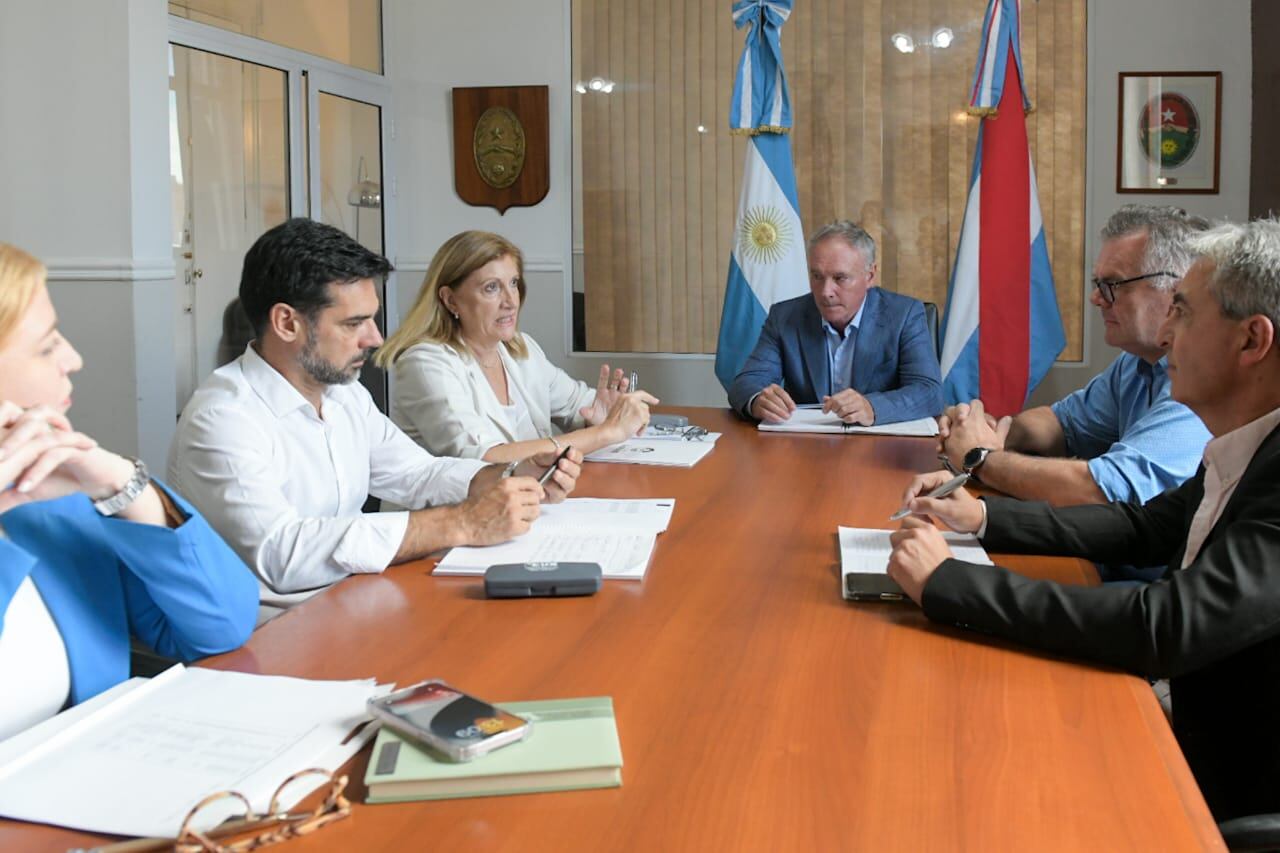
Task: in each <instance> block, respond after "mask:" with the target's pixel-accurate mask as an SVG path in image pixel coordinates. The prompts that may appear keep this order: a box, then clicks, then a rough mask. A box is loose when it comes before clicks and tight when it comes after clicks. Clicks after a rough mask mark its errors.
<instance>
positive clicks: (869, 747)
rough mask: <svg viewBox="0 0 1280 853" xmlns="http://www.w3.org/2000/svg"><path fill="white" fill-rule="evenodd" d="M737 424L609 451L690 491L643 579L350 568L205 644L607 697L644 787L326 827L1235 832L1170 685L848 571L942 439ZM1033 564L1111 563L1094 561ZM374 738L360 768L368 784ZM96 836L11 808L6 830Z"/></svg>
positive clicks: (985, 843)
mask: <svg viewBox="0 0 1280 853" xmlns="http://www.w3.org/2000/svg"><path fill="white" fill-rule="evenodd" d="M671 411H681V412H684V413H686V414H689V415H690V416H691V419H692V420H693V421H694V422H695V423H699V424H702V425H703V426H706V427H708V428H711V429H713V430H716V431H722V432H723V433H724V436H723V437H722V438H721V439H720V441H719V443H718V444H717V445H716V448H715V450H714V451H712V453H711V454H710V455H709V456H707V457H706V458H705V459H704V460H703V461H702V462H700V463H699V464H698V465H697V466H696V467H695V468H693V469H666V468H657V467H649V466H635V465H613V464H590V465H588V466H587V467H586V469H585V472H584V474H583V476H582V479H581V481H580V485H579V489H578V495H579V496H597V497H675V498H676V499H677V504H676V509H675V515H674V517H673V519H672V524H671V528H670V530H668V531H667V532H666V533H664V534H662V535H661V536H659V537H658V546H657V550H656V552H655V554H654V558H653V562H652V564H651V566H650V568H649V572H648V575H647V576H646V577H645V579H644V580H643V581H641V582H633V581H608V582H606V583H605V585H604V589H603V590H602V591H601V592H600V593H599V594H597V595H595V596H594V597H590V598H576V599H541V600H526V601H486V600H485V599H484V598H483V593H482V584H481V581H480V580H479V579H463V578H435V577H431V576H430V574H429V570H430V566H431V563H430V562H427V561H424V562H419V563H413V564H408V565H404V566H400V567H397V568H393V569H391V570H389V571H387V572H386V573H385V574H384V575H381V576H376V575H375V576H361V577H354V578H350V579H348V580H346V581H344V582H343V583H341V584H339V585H338V586H336V587H335V588H333V589H332V590H330V591H328V592H327V593H325V594H323V595H319V596H316V597H315V598H313V599H312V600H310V601H309V602H307V603H305V604H303V605H301V606H299V607H296V608H294V609H293V610H292V611H290V612H289V613H287V614H285V615H284V616H281V617H279V618H278V619H276V620H275V621H273V622H271V623H269V624H268V625H266V626H265V627H264V628H263V629H261V630H260V631H258V632H257V633H256V634H255V635H254V637H253V638H252V639H251V640H250V642H249V643H248V645H247V646H245V647H244V648H243V649H241V650H240V651H237V652H234V653H231V654H228V655H223V656H221V657H220V658H216V659H213V660H211V661H210V662H209V664H210V665H212V666H215V667H219V668H226V669H237V670H243V671H246V672H260V673H268V674H279V675H295V676H306V677H311V678H334V679H347V678H361V677H369V676H373V677H375V678H377V679H378V680H379V681H383V682H386V681H395V682H397V683H399V684H402V685H403V684H409V683H412V682H415V681H419V680H422V679H426V678H430V677H441V678H444V679H446V680H448V681H450V682H452V683H454V684H456V685H458V686H459V687H461V688H463V689H465V690H468V691H470V692H472V693H474V694H476V695H478V696H481V697H483V698H486V699H489V700H492V701H504V700H522V699H551V698H562V697H573V696H597V695H605V696H612V697H613V703H614V707H615V710H616V713H617V722H618V731H619V735H620V738H621V741H622V754H623V759H624V767H623V771H622V778H623V784H622V787H621V788H616V789H607V790H597V791H581V792H562V793H549V794H535V795H526V796H514V797H492V798H485V799H464V800H450V801H437V802H421V803H406V804H395V805H363V804H360V805H357V806H356V808H355V811H354V813H353V815H352V816H351V817H350V818H349V819H347V820H344V821H341V822H339V823H337V824H334V825H333V826H331V827H329V828H327V829H325V830H323V831H322V832H320V833H318V834H316V835H314V836H310V837H307V838H304V839H299V840H295V841H291V842H289V844H288V849H289V850H291V851H298V852H299V853H300V851H303V850H320V849H325V850H358V851H366V850H399V849H410V848H422V849H426V848H427V847H431V848H434V849H439V850H468V851H469V850H530V849H533V850H791V849H795V850H800V849H803V850H840V849H848V850H912V851H915V850H974V851H988V850H1036V851H1045V850H1069V851H1081V850H1131V849H1160V850H1163V851H1176V850H1202V849H1223V846H1222V841H1221V837H1220V836H1219V835H1218V833H1217V829H1216V827H1215V825H1214V823H1213V820H1212V818H1211V816H1210V814H1209V811H1208V809H1207V807H1206V806H1205V803H1204V800H1203V799H1202V797H1201V796H1200V793H1199V790H1198V789H1197V787H1196V784H1195V781H1194V779H1193V778H1192V776H1191V773H1190V771H1189V770H1188V768H1187V765H1186V762H1185V761H1184V759H1183V758H1182V755H1181V753H1180V752H1179V750H1178V747H1177V743H1176V742H1175V740H1174V738H1173V735H1172V733H1171V732H1170V730H1169V727H1168V725H1167V723H1166V722H1165V719H1164V717H1163V715H1162V714H1161V711H1160V708H1159V705H1158V703H1157V702H1156V700H1155V698H1154V696H1153V694H1152V691H1151V689H1150V687H1149V686H1148V685H1147V684H1146V683H1145V682H1144V681H1142V680H1141V679H1138V678H1135V677H1133V676H1129V675H1124V674H1121V673H1117V672H1110V671H1102V670H1098V669H1094V668H1091V667H1087V666H1082V665H1078V664H1075V663H1070V662H1066V661H1061V660H1055V659H1049V658H1045V657H1041V656H1038V655H1033V654H1028V653H1026V652H1023V651H1019V650H1017V649H1014V648H1012V647H1010V646H1007V645H1004V644H1001V643H998V642H994V641H991V640H988V639H985V638H982V637H980V636H978V635H975V634H971V633H968V632H964V631H960V630H957V629H951V628H947V627H943V626H938V625H935V624H933V623H930V622H929V621H928V620H926V619H925V618H924V617H923V616H922V615H921V613H920V611H919V610H918V609H917V608H916V607H915V606H914V605H909V604H852V603H848V602H845V601H843V600H842V599H841V597H840V593H839V554H838V550H837V543H836V526H837V525H840V524H846V525H852V526H863V527H875V526H888V524H887V522H886V519H887V517H888V516H889V514H890V513H891V512H893V511H894V510H895V509H897V507H898V503H899V498H900V495H901V492H902V490H903V488H905V486H906V484H907V482H908V481H909V479H910V476H911V473H912V472H915V471H922V470H927V469H931V468H933V467H935V466H936V463H935V461H934V454H933V450H932V441H931V440H927V439H909V438H883V437H866V436H818V435H799V436H788V435H777V434H773V435H766V434H759V433H757V432H756V431H755V430H754V429H753V428H751V427H750V426H748V425H746V424H743V423H741V422H739V421H738V420H737V419H736V418H734V417H733V416H732V415H731V414H730V413H729V412H728V411H726V410H718V409H674V410H671ZM998 562H1000V563H1001V564H1003V565H1007V566H1009V567H1011V568H1013V569H1014V570H1017V571H1021V572H1024V573H1026V574H1029V575H1034V576H1039V577H1048V578H1053V579H1055V580H1059V581H1062V582H1066V583H1096V576H1095V575H1094V573H1093V569H1092V567H1090V566H1089V565H1088V564H1086V563H1083V562H1081V561H1078V560H1066V559H1046V558H1028V557H1017V558H1014V557H1011V558H1008V559H1003V560H998ZM367 759H368V750H367V749H366V750H365V751H364V752H363V753H362V754H361V755H360V756H358V757H357V759H356V760H355V761H354V762H353V763H352V765H351V773H352V777H353V778H352V784H351V787H350V788H349V789H348V791H349V793H350V794H351V796H352V799H353V800H354V801H356V802H357V803H362V801H363V799H364V786H363V785H362V784H361V782H360V779H361V778H362V777H363V775H364V769H365V763H366V761H367ZM92 840H93V837H92V836H85V835H82V834H77V833H72V832H67V831H63V830H57V829H52V828H47V827H32V826H29V825H24V824H17V823H13V822H4V821H0V849H2V850H6V851H7V850H18V849H65V848H66V847H68V846H76V845H84V844H86V842H89V841H92Z"/></svg>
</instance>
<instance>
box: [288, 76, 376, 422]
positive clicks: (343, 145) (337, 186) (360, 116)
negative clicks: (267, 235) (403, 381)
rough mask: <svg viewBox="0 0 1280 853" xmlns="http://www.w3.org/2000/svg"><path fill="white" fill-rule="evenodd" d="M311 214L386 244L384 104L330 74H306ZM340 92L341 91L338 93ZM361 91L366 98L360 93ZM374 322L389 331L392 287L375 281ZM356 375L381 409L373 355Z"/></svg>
mask: <svg viewBox="0 0 1280 853" xmlns="http://www.w3.org/2000/svg"><path fill="white" fill-rule="evenodd" d="M307 79H308V99H307V101H308V104H309V105H310V115H311V116H312V119H313V120H312V121H310V122H308V129H309V130H310V135H309V137H308V141H309V143H310V144H309V149H310V162H311V164H312V168H311V170H310V177H311V186H310V197H311V216H312V218H313V219H317V220H319V221H320V222H325V223H328V224H329V225H333V226H335V227H337V228H340V229H342V230H343V231H345V232H347V233H348V234H350V235H351V236H352V237H354V238H355V239H356V240H357V241H358V242H359V243H360V244H361V245H363V246H364V247H365V248H367V249H369V250H370V251H373V252H377V253H378V254H380V255H385V254H387V250H386V228H385V224H386V201H387V199H386V194H385V193H384V192H383V157H382V151H383V132H382V130H383V128H382V122H383V118H384V113H383V107H382V105H381V104H380V103H378V102H377V101H379V100H380V98H379V93H377V92H368V91H365V92H361V91H359V87H353V86H352V85H350V83H349V82H348V81H344V80H342V79H340V78H336V77H335V76H334V75H328V74H323V73H319V72H314V73H310V74H308V78H307ZM339 92H341V94H339ZM359 95H364V98H365V99H361V98H360V97H358V96H359ZM378 286H379V287H378V291H379V292H378V298H379V301H380V304H381V307H380V308H379V311H378V328H379V329H380V330H381V331H382V333H383V335H386V333H387V299H388V294H389V293H391V292H393V288H389V287H388V286H387V282H386V281H385V280H384V281H381V282H378ZM360 381H361V382H362V383H363V384H364V386H365V387H366V388H368V389H369V393H370V394H372V395H373V399H374V402H375V403H377V405H378V408H379V409H381V410H382V411H384V412H385V411H386V410H387V378H386V375H385V373H384V371H382V370H380V369H379V368H378V367H376V366H375V365H374V364H373V362H372V361H369V362H367V363H366V364H365V367H364V370H363V371H362V372H361V375H360Z"/></svg>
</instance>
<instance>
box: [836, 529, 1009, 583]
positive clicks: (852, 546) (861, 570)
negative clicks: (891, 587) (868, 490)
mask: <svg viewBox="0 0 1280 853" xmlns="http://www.w3.org/2000/svg"><path fill="white" fill-rule="evenodd" d="M839 531H840V574H841V576H842V577H843V576H844V575H847V574H850V573H857V574H863V575H882V574H885V573H887V572H888V570H889V555H890V554H892V553H893V546H892V545H891V544H889V534H891V533H893V531H892V530H873V529H870V528H866V527H841V528H839ZM942 538H943V539H945V540H947V545H949V546H950V547H951V553H952V554H954V555H955V558H956V559H957V560H965V561H966V562H970V563H982V564H984V565H988V566H989V565H991V558H990V557H988V556H987V549H986V548H983V547H982V543H981V542H979V541H978V537H976V536H971V535H969V534H966V533H952V532H951V531H944V532H943V534H942Z"/></svg>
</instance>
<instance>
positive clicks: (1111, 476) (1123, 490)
mask: <svg viewBox="0 0 1280 853" xmlns="http://www.w3.org/2000/svg"><path fill="white" fill-rule="evenodd" d="M1052 409H1053V413H1054V414H1055V415H1056V416H1057V418H1058V423H1060V424H1061V425H1062V431H1063V433H1064V435H1065V437H1066V442H1067V454H1068V455H1070V456H1075V457H1077V458H1080V459H1086V460H1088V463H1089V473H1090V474H1092V475H1093V479H1094V481H1095V482H1096V483H1097V484H1098V488H1100V489H1101V490H1102V493H1103V494H1104V495H1106V496H1107V499H1108V500H1113V501H1135V502H1145V501H1147V500H1149V499H1151V498H1153V497H1155V496H1156V495H1158V494H1160V493H1161V492H1163V491H1165V490H1166V489H1170V488H1173V487H1174V486H1178V485H1181V484H1182V483H1183V482H1184V481H1186V480H1188V479H1190V478H1191V476H1192V475H1193V474H1195V472H1196V468H1197V467H1199V465H1200V459H1201V457H1202V456H1203V455H1204V446H1205V443H1206V442H1208V440H1209V431H1208V430H1207V429H1205V426H1204V424H1203V423H1202V422H1201V420H1200V418H1198V417H1197V416H1196V415H1195V413H1194V412H1192V411H1191V410H1190V409H1188V408H1187V407H1186V406H1184V405H1182V404H1181V403H1178V402H1175V401H1174V400H1173V399H1172V398H1171V397H1170V396H1169V373H1168V363H1167V361H1166V360H1165V359H1163V358H1162V359H1160V360H1159V361H1158V362H1156V363H1155V364H1148V363H1147V362H1146V361H1144V360H1142V359H1141V358H1138V357H1137V356H1136V355H1132V354H1130V353H1123V354H1121V355H1120V357H1119V358H1117V359H1116V360H1115V361H1113V362H1112V363H1111V366H1110V367H1108V368H1107V369H1106V370H1104V371H1103V372H1102V373H1100V374H1098V375H1097V376H1095V377H1094V378H1093V379H1092V380H1091V381H1090V382H1089V384H1088V385H1086V386H1085V387H1084V388H1082V389H1080V390H1079V391H1076V392H1075V393H1074V394H1070V395H1068V396H1067V397H1064V398H1063V399H1061V400H1059V401H1058V402H1056V403H1054V404H1053V406H1052Z"/></svg>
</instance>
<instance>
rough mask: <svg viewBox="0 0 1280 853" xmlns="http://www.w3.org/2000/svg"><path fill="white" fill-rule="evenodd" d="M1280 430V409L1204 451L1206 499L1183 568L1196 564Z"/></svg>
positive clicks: (1190, 532)
mask: <svg viewBox="0 0 1280 853" xmlns="http://www.w3.org/2000/svg"><path fill="white" fill-rule="evenodd" d="M1277 426H1280V409H1275V410H1273V411H1271V412H1269V413H1268V414H1265V415H1263V416H1262V417H1260V418H1257V419H1256V420H1252V421H1250V422H1249V423H1247V424H1245V425H1244V426H1242V427H1237V428H1236V429H1233V430H1232V431H1231V432H1229V433H1226V434H1225V435H1220V436H1218V437H1217V438H1215V439H1212V440H1210V442H1209V443H1208V444H1206V445H1205V448H1204V497H1203V498H1201V500H1200V506H1198V507H1197V508H1196V514H1195V515H1194V516H1192V518H1191V529H1190V530H1188V531H1187V550H1186V553H1185V554H1183V555H1182V566H1181V568H1184V569H1185V568H1186V567H1187V566H1189V565H1191V564H1192V563H1193V562H1195V559H1196V557H1197V556H1199V555H1200V549H1201V548H1202V547H1203V546H1204V540H1205V539H1207V538H1209V531H1211V530H1213V526H1214V525H1215V524H1217V523H1218V519H1219V518H1221V517H1222V511H1223V510H1224V509H1225V508H1226V506H1227V502H1228V501H1229V500H1231V496H1232V495H1233V494H1235V491H1236V486H1237V485H1239V484H1240V478H1241V477H1242V476H1244V470H1245V469H1246V468H1248V467H1249V463H1250V462H1252V461H1253V457H1254V455H1255V454H1256V453H1257V452H1258V448H1259V447H1261V446H1262V442H1264V441H1266V439H1267V436H1269V435H1271V432H1272V430H1274V429H1275V428H1276V427H1277Z"/></svg>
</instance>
